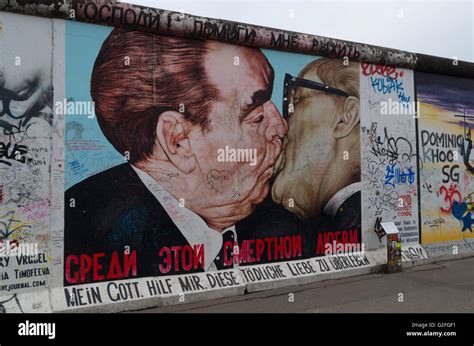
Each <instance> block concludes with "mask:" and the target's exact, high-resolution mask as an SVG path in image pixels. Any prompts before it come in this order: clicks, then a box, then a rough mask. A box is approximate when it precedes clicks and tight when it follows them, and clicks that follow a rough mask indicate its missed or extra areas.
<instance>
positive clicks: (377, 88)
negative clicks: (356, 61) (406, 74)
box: [361, 63, 411, 107]
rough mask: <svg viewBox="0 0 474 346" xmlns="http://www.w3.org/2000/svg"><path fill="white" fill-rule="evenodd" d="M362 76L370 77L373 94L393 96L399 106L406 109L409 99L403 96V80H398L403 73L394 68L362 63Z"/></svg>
mask: <svg viewBox="0 0 474 346" xmlns="http://www.w3.org/2000/svg"><path fill="white" fill-rule="evenodd" d="M361 67H362V74H363V75H364V76H370V85H371V87H372V90H373V91H374V92H375V93H381V94H383V95H388V94H395V95H396V96H397V98H398V101H399V102H400V104H402V105H403V106H404V107H408V106H409V105H410V102H411V97H410V96H407V95H406V94H405V87H404V84H403V80H401V79H398V78H399V77H403V71H402V70H397V69H396V68H395V67H390V66H381V65H372V64H367V63H362V64H361Z"/></svg>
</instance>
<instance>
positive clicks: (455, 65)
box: [0, 0, 474, 78]
mask: <svg viewBox="0 0 474 346" xmlns="http://www.w3.org/2000/svg"><path fill="white" fill-rule="evenodd" d="M0 11H5V12H14V13H19V14H25V15H33V16H39V17H46V18H58V19H65V20H71V21H77V22H83V23H91V24H98V25H106V26H114V27H118V28H124V29H130V30H139V31H145V32H151V33H159V34H166V35H171V36H178V37H187V38H194V39H211V40H218V41H222V42H226V43H231V44H238V45H246V46H252V47H258V48H267V49H275V50H281V51H287V52H293V53H301V54H310V55H317V56H324V57H328V58H339V59H348V60H350V61H358V62H366V63H371V64H379V65H387V66H396V67H401V68H409V69H413V70H416V71H421V72H428V73H436V74H443V75H451V76H456V77H465V78H474V63H471V62H467V61H459V60H455V59H454V58H453V59H447V58H442V57H437V56H432V55H426V54H419V53H412V52H407V51H403V50H398V49H393V48H386V47H380V46H375V45H370V44H365V43H359V42H352V41H345V40H339V39H334V38H328V37H324V36H318V35H312V34H306V33H299V32H293V31H288V30H281V29H276V28H269V27H264V26H259V25H253V24H246V23H240V22H234V21H229V20H224V19H215V18H208V17H201V16H195V15H191V14H186V13H180V12H176V11H169V10H164V9H158V8H152V7H145V6H140V5H134V4H128V3H125V2H117V1H105V0H0Z"/></svg>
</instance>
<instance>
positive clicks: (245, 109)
mask: <svg viewBox="0 0 474 346" xmlns="http://www.w3.org/2000/svg"><path fill="white" fill-rule="evenodd" d="M60 3H61V2H57V3H56V5H55V6H54V8H53V7H41V5H38V6H32V7H31V8H30V7H28V6H26V7H21V6H20V7H18V8H20V9H22V12H26V13H31V12H32V13H34V14H40V15H45V13H46V14H48V13H49V14H50V12H48V11H53V10H54V11H59V12H58V13H63V14H64V13H66V12H67V7H66V8H63V7H62V6H61V4H60ZM12 4H17V2H12V3H10V4H9V6H12ZM20 5H21V4H20ZM97 6H99V5H96V7H95V8H94V7H93V6H85V8H84V7H82V12H79V13H76V14H77V16H78V17H81V16H82V17H81V18H82V19H83V20H85V21H93V20H92V19H94V18H95V19H97V18H99V17H100V18H102V19H103V20H104V22H106V21H105V19H106V18H109V19H110V15H111V14H112V9H113V7H111V6H108V5H107V6H108V7H104V6H105V5H104V6H102V7H101V6H99V7H97ZM18 8H14V6H13V7H10V8H6V9H8V10H12V9H14V10H18ZM79 8H80V9H81V7H79ZM134 8H135V7H134ZM25 9H27V10H28V9H30V10H31V11H30V12H28V11H27V10H25ZM41 11H42V12H41ZM88 11H91V13H89V12H88ZM114 12H116V14H118V13H119V11H118V10H116V11H114ZM81 13H82V14H81ZM121 13H122V14H124V13H128V15H127V16H125V17H123V18H122V19H123V21H124V22H127V21H131V18H132V14H131V12H126V11H122V12H121ZM138 13H139V14H138V17H137V15H135V17H134V18H135V19H136V18H141V17H140V16H142V17H143V16H146V17H143V18H142V19H143V20H145V18H146V20H145V23H147V21H148V24H149V25H145V29H150V28H152V27H153V25H152V24H153V23H157V22H154V21H153V20H155V19H156V17H154V16H153V15H152V14H150V15H145V14H140V13H142V12H138ZM150 13H152V12H150ZM153 13H154V12H153ZM157 13H158V12H157ZM50 15H51V16H56V17H62V15H57V14H54V13H53V14H50ZM69 15H70V14H69ZM107 16H109V17H107ZM127 18H128V19H127ZM160 18H161V17H160ZM163 18H166V17H163ZM168 18H169V17H168ZM177 18H178V19H179V17H177ZM189 18H190V17H183V18H182V21H183V22H182V23H180V24H179V25H181V26H180V27H182V28H189V26H190V25H191V24H190V23H189V22H188V21H189V20H190V19H189ZM68 19H71V18H68ZM198 19H199V18H197V19H196V18H195V21H194V26H193V27H194V34H193V35H190V34H189V33H188V34H186V32H185V31H183V32H181V31H179V30H176V31H173V32H171V31H170V32H168V34H173V35H178V36H193V37H194V38H189V37H180V38H179V37H176V36H166V35H162V34H157V33H155V34H153V33H149V32H148V33H147V32H144V31H132V30H129V29H114V28H111V27H109V26H102V25H101V26H99V25H91V24H86V23H80V22H75V21H66V20H63V19H47V18H39V17H33V16H24V15H20V14H13V13H7V12H0V28H1V29H0V72H1V74H0V100H1V104H0V114H1V115H0V126H1V127H2V128H3V131H2V132H1V133H0V142H1V147H0V148H1V151H0V173H1V181H0V225H1V228H0V232H1V237H2V238H3V244H4V246H3V248H5V247H6V246H7V245H10V246H11V245H12V244H14V246H15V247H16V249H15V250H12V249H11V251H19V250H21V251H24V253H22V254H18V253H17V254H15V253H10V254H9V255H8V256H6V255H4V256H1V257H0V308H2V309H3V310H6V311H7V312H49V311H76V310H80V311H119V310H124V309H137V308H143V307H147V306H153V305H166V304H179V303H183V302H191V301H196V300H201V299H209V298H217V297H223V296H228V295H238V294H244V292H245V290H247V291H255V290H263V289H271V288H275V287H280V286H289V285H297V284H303V283H308V282H314V281H318V280H325V279H329V278H336V277H341V276H348V275H358V274H363V273H368V272H371V271H377V270H380V269H381V266H382V265H384V264H386V262H387V258H386V251H387V249H386V236H385V235H384V233H383V230H382V227H381V223H383V222H394V223H395V224H396V226H397V228H398V229H399V231H400V233H401V238H402V257H403V265H404V266H405V265H413V264H416V263H425V262H426V261H427V260H429V259H430V258H432V259H433V260H434V259H439V258H443V256H444V258H445V257H446V256H447V255H449V256H451V257H456V256H457V257H459V256H468V255H470V254H471V249H472V242H473V241H472V239H473V234H472V220H471V210H472V193H473V185H472V184H473V183H472V174H473V169H472V166H471V165H472V162H473V161H472V160H471V158H470V153H471V149H472V142H470V136H469V133H470V127H471V126H472V119H471V118H469V114H472V112H473V109H474V105H473V104H472V102H473V101H472V100H471V99H470V98H469V97H468V96H469V94H470V93H471V94H472V92H473V91H474V84H473V81H472V79H467V78H462V77H453V76H443V75H439V74H430V73H427V72H419V71H414V70H413V69H409V68H407V67H411V68H417V66H416V61H418V59H417V57H416V55H410V54H408V53H406V52H398V57H397V58H394V55H393V54H391V55H389V56H391V57H392V58H393V59H396V60H397V59H398V60H397V61H394V63H395V64H398V65H399V66H404V67H399V66H397V67H388V66H384V65H376V64H372V63H370V60H373V59H375V58H377V54H378V51H376V50H374V49H373V48H371V47H370V46H367V45H366V46H365V48H364V47H363V46H360V45H359V44H353V45H352V47H353V48H352V49H351V50H349V48H348V47H349V46H350V45H348V46H344V49H343V50H342V48H341V47H340V48H341V49H339V50H340V52H339V53H337V54H336V52H335V51H333V49H329V48H327V47H329V46H330V45H329V43H328V44H327V47H326V49H322V48H321V46H322V43H321V42H323V40H322V39H319V41H317V42H319V43H318V44H316V46H314V42H315V41H314V39H315V38H314V37H312V38H311V37H309V39H311V40H313V41H312V42H313V51H311V52H310V53H312V54H313V55H307V54H299V53H296V52H298V51H300V52H301V51H302V50H303V51H304V49H303V48H302V47H303V46H304V44H299V45H296V44H295V43H294V41H295V40H296V41H297V42H300V41H298V37H297V36H295V37H296V38H291V37H290V36H288V37H286V36H284V35H283V36H278V35H276V34H273V39H272V37H268V36H267V39H268V40H269V41H270V42H273V46H274V47H272V48H281V49H286V50H292V51H293V52H284V51H281V50H280V51H279V50H275V49H267V48H257V47H258V46H262V47H267V45H266V44H265V42H264V41H263V39H262V37H264V36H265V35H264V33H265V30H267V29H265V28H257V31H255V34H253V31H252V30H253V29H252V30H251V28H250V29H249V27H248V26H245V25H243V24H242V28H243V29H242V30H238V31H237V32H239V33H241V34H242V37H244V38H245V37H247V41H249V40H250V41H252V42H251V43H252V44H251V46H253V47H248V46H242V45H234V44H230V43H223V42H218V41H216V40H211V39H216V38H217V39H220V40H221V41H222V40H223V39H222V38H223V36H222V35H224V34H223V33H225V32H224V31H225V30H224V29H222V28H221V29H220V31H219V32H220V34H219V35H218V36H216V37H214V36H215V35H214V36H213V35H211V34H212V33H211V31H210V30H211V29H209V28H210V27H209V25H205V24H201V29H202V30H201V31H200V32H201V34H200V35H201V36H199V35H196V30H197V29H196V28H199V26H196V23H198V22H199V20H198ZM133 22H134V23H136V22H138V21H136V20H134V21H133ZM202 23H206V22H205V21H202ZM106 24H108V25H112V24H116V23H114V20H109V21H108V22H107V23H106ZM122 24H123V23H122ZM224 24H225V23H224ZM162 25H163V22H158V23H157V27H162ZM125 26H126V25H125ZM206 27H209V28H208V29H206V30H207V36H206V37H207V38H209V40H201V39H200V40H197V39H196V38H202V35H204V33H205V32H206V30H204V29H203V28H206ZM223 27H225V26H223ZM216 28H217V27H216ZM134 29H136V28H134ZM142 29H143V28H142ZM213 30H215V29H213ZM216 30H217V29H216ZM229 30H230V29H229ZM246 30H247V31H246ZM145 31H150V30H145ZM203 32H204V33H203ZM212 32H214V31H212ZM244 33H246V34H244ZM295 35H296V34H295ZM224 36H225V35H224ZM234 36H235V35H234ZM307 36H308V35H307ZM252 37H253V38H252ZM224 38H225V37H224ZM306 38H308V37H306ZM254 39H255V42H254ZM225 40H227V41H232V40H230V39H229V38H227V39H225ZM278 40H279V41H278ZM237 41H238V40H237ZM278 42H280V43H278ZM285 42H286V43H285ZM304 42H306V41H304ZM234 43H242V42H234ZM247 43H249V42H247ZM320 43H321V44H320ZM285 44H287V46H288V47H284V46H282V47H279V46H278V45H285ZM296 46H298V47H296ZM336 46H337V45H336ZM314 47H318V48H317V49H316V48H314ZM334 49H335V48H334ZM308 52H309V51H308ZM315 52H319V53H324V54H323V55H324V56H316V55H314V53H315ZM331 52H333V53H334V54H333V53H331ZM356 52H357V54H356ZM343 53H344V54H343ZM379 53H380V54H381V55H380V56H379V57H378V58H380V59H382V60H384V61H387V59H385V58H384V54H385V53H386V51H384V50H380V52H379ZM356 55H357V56H356ZM425 61H426V60H425ZM421 66H423V68H424V69H426V66H424V65H423V64H422V65H421ZM423 68H421V69H422V70H423ZM417 69H418V70H419V69H420V68H417ZM466 70H467V71H469V68H467V69H466ZM453 74H454V73H453ZM297 76H298V77H299V79H296V78H292V77H297ZM326 86H329V87H330V88H327V87H326ZM284 98H287V102H286V103H284ZM283 115H286V116H283ZM455 115H463V117H457V116H455ZM464 115H466V117H464ZM12 242H13V243H12ZM329 245H333V247H330V246H329ZM349 245H350V246H351V247H350V248H348V247H347V246H349ZM20 246H21V247H20ZM28 246H29V247H28ZM344 246H345V247H346V248H345V250H346V251H345V252H346V253H345V254H334V253H333V254H330V253H329V251H330V250H331V249H332V250H336V251H339V250H340V249H341V248H342V247H344ZM334 247H335V248H334ZM355 247H357V250H360V251H359V252H357V253H353V251H351V250H353V249H354V248H355ZM30 250H31V251H33V252H32V253H28V252H27V251H30Z"/></svg>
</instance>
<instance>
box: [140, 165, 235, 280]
mask: <svg viewBox="0 0 474 346" xmlns="http://www.w3.org/2000/svg"><path fill="white" fill-rule="evenodd" d="M132 168H133V169H134V170H135V172H136V173H137V175H138V177H139V178H140V180H141V181H142V183H143V184H145V186H146V187H147V188H148V190H149V191H150V192H151V194H152V195H153V196H155V198H156V199H157V200H158V202H160V204H161V205H162V206H163V208H164V209H165V210H166V213H167V214H168V215H169V217H170V218H171V220H173V222H174V224H175V225H176V227H178V229H179V230H180V231H181V233H182V234H183V236H184V237H185V238H186V240H187V241H188V243H189V245H191V246H192V247H193V246H194V245H198V244H203V245H204V270H206V271H207V270H216V266H215V264H214V259H215V258H216V256H217V254H218V253H219V251H220V250H221V247H222V235H223V234H224V233H225V232H228V231H231V232H233V234H234V241H237V234H236V232H235V225H234V226H231V227H229V228H227V229H225V230H224V231H223V232H222V233H219V232H218V231H216V230H214V229H212V228H210V227H209V226H208V225H207V224H206V222H205V221H204V220H203V219H202V218H201V217H200V216H199V215H198V214H196V213H194V212H193V211H191V210H189V209H187V208H186V207H181V206H180V204H179V202H178V201H177V200H176V199H175V198H174V197H173V196H172V195H171V194H170V193H169V192H168V191H166V190H165V189H164V188H163V187H162V186H161V185H160V184H159V183H158V182H157V181H156V180H155V179H153V178H152V177H151V176H150V175H149V174H148V173H146V172H144V171H142V170H141V169H139V168H137V167H135V166H133V165H132ZM184 202H185V204H184V205H185V206H186V199H184Z"/></svg>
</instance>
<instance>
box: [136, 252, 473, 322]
mask: <svg viewBox="0 0 474 346" xmlns="http://www.w3.org/2000/svg"><path fill="white" fill-rule="evenodd" d="M291 294H293V298H294V301H293V302H291V301H290V300H291V299H290V297H291ZM401 294H402V295H403V296H402V295H401ZM401 299H403V301H402V302H399V300H401ZM137 312H144V313H155V312H187V313H209V312H219V313H226V312H234V313H238V312H258V313H269V312H271V313H280V312H283V313H287V312H290V313H291V312H308V313H318V312H321V313H332V312H426V313H429V312H470V313H473V312H474V257H470V258H466V259H460V260H454V261H445V262H437V263H431V264H427V265H423V266H417V267H412V268H409V269H404V271H403V272H401V273H395V274H382V273H380V274H379V273H376V274H369V275H363V276H356V277H349V278H344V279H338V280H329V281H324V282H318V283H313V284H308V285H301V286H296V287H287V288H280V289H275V290H271V291H262V292H257V293H250V294H246V295H244V296H238V297H228V298H222V299H216V300H210V301H204V302H199V303H190V304H181V305H175V306H170V307H160V308H152V309H146V310H140V311H137Z"/></svg>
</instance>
